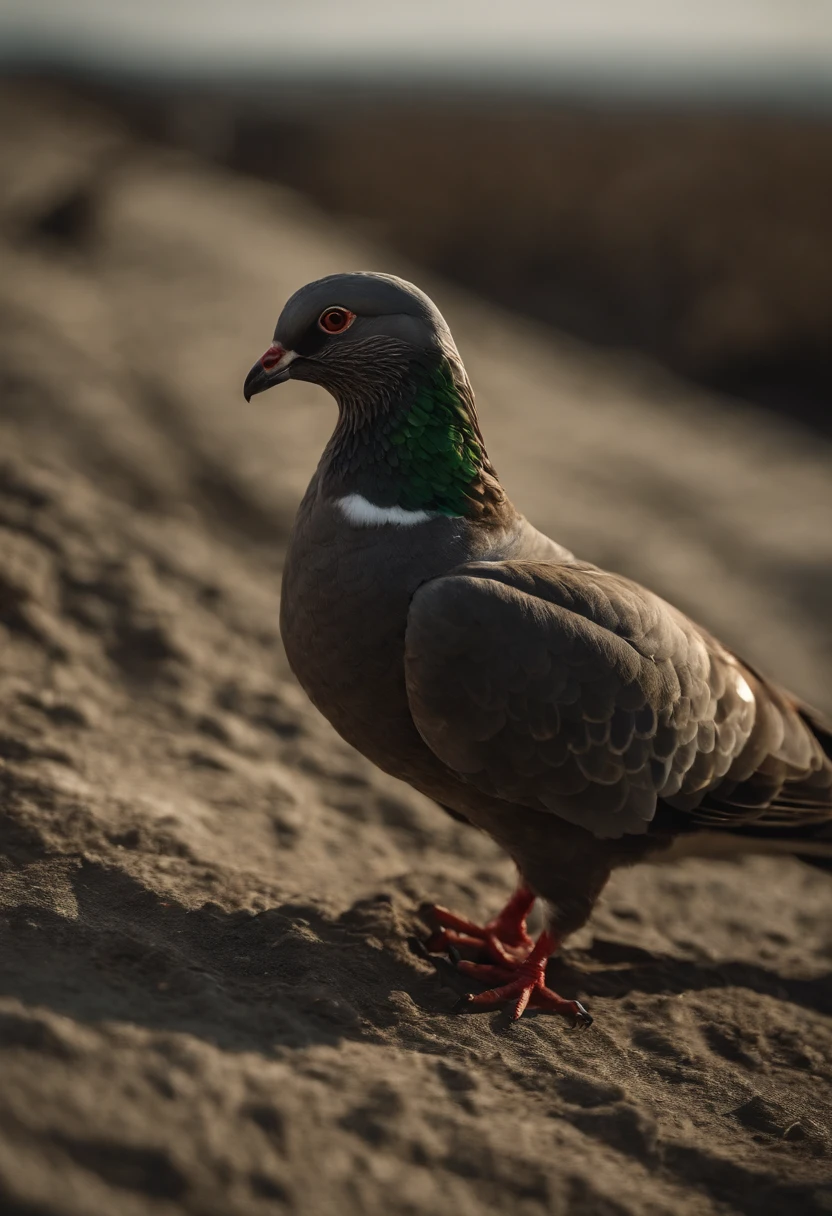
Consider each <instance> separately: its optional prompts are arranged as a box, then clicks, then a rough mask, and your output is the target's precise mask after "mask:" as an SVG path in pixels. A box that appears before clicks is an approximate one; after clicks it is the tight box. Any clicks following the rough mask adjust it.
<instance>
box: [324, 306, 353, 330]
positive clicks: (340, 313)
mask: <svg viewBox="0 0 832 1216" xmlns="http://www.w3.org/2000/svg"><path fill="white" fill-rule="evenodd" d="M354 320H355V313H354V312H350V310H349V309H348V308H342V307H341V305H340V304H332V305H330V307H329V308H325V309H324V310H323V312H322V313H321V315H320V316H319V317H318V329H322V330H323V331H324V333H325V334H342V333H343V332H344V330H345V329H349V327H350V326H351V325H352V323H353V321H354Z"/></svg>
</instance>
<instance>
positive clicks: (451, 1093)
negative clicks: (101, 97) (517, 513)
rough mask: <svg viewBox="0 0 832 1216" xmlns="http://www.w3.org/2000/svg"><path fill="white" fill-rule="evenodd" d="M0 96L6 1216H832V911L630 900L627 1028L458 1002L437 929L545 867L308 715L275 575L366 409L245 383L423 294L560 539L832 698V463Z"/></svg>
mask: <svg viewBox="0 0 832 1216" xmlns="http://www.w3.org/2000/svg"><path fill="white" fill-rule="evenodd" d="M0 101H2V113H3V119H2V123H3V129H2V131H0V183H2V185H1V186H0V258H2V266H1V267H0V348H1V349H0V375H2V403H1V404H0V656H1V658H0V1077H2V1082H0V1206H2V1210H3V1212H4V1213H5V1214H7V1216H24V1214H25V1216H46V1214H49V1216H114V1214H115V1213H118V1216H145V1214H147V1216H150V1214H152V1216H184V1214H185V1213H188V1214H194V1216H197V1214H198V1216H259V1214H261V1213H262V1214H265V1213H275V1212H291V1213H298V1214H303V1216H306V1214H309V1216H313V1214H314V1216H319V1214H320V1216H328V1214H329V1213H333V1214H335V1213H337V1214H338V1216H352V1214H356V1216H358V1214H375V1213H384V1214H385V1216H399V1214H401V1216H405V1214H407V1216H422V1214H424V1216H443V1214H445V1213H447V1214H448V1216H451V1214H453V1216H475V1214H479V1213H501V1214H502V1213H507V1212H511V1213H512V1214H516V1216H538V1214H543V1213H555V1214H560V1213H581V1214H583V1213H588V1214H593V1216H594V1214H598V1216H624V1214H625V1213H626V1214H632V1216H644V1214H650V1216H658V1214H659V1213H668V1214H670V1213H673V1214H674V1216H680V1214H681V1216H705V1214H711V1213H720V1214H722V1213H726V1214H727V1213H742V1214H744V1216H751V1214H755V1216H756V1214H757V1213H760V1214H766V1216H780V1214H781V1213H785V1212H788V1211H792V1210H795V1211H800V1212H801V1213H803V1214H804V1216H811V1214H815V1213H818V1214H819V1213H830V1212H832V1185H830V1180H832V1161H831V1160H830V1135H832V1103H831V1102H830V1078H832V1018H830V1015H832V975H830V963H831V962H832V915H830V913H832V879H830V877H829V876H828V875H826V874H823V873H821V872H819V871H816V870H812V869H810V868H808V867H804V866H802V865H801V864H800V863H799V862H797V861H793V860H782V861H779V860H774V859H770V858H749V859H746V860H744V861H742V862H739V863H736V862H731V863H729V862H725V861H716V860H714V861H701V860H700V861H688V862H685V863H682V864H678V865H676V866H668V867H665V868H659V867H656V868H653V867H645V868H642V869H638V870H633V871H630V872H627V873H622V874H619V875H618V876H617V877H616V878H615V879H614V881H613V882H612V884H611V885H610V888H609V890H608V893H607V895H606V897H605V899H604V901H603V903H602V905H601V906H600V907H599V909H598V911H597V913H596V915H595V916H594V918H593V920H592V922H591V924H590V926H589V927H588V929H587V930H585V931H583V932H582V933H581V935H580V936H579V937H577V938H576V939H574V941H573V942H572V943H571V945H570V947H569V948H568V949H567V950H566V951H565V952H564V955H563V958H562V959H561V960H559V961H557V962H556V963H555V964H553V969H552V981H553V982H555V983H556V987H557V988H558V989H559V990H560V991H562V992H563V993H564V994H565V995H575V996H578V997H580V999H581V1000H583V1001H584V1002H585V1003H586V1004H587V1005H588V1006H589V1008H590V1009H591V1011H592V1013H593V1015H594V1017H595V1024H594V1026H593V1027H592V1029H591V1031H589V1032H588V1033H586V1034H583V1035H577V1034H570V1033H569V1032H568V1030H567V1029H566V1028H565V1026H564V1025H563V1024H562V1023H561V1022H560V1021H558V1020H554V1019H551V1018H547V1017H545V1016H527V1017H524V1018H523V1020H522V1021H521V1022H520V1023H518V1024H516V1025H514V1026H511V1027H507V1026H506V1025H505V1023H504V1021H503V1018H502V1016H501V1015H500V1014H485V1015H478V1016H460V1015H455V1014H454V1013H452V1012H451V1010H452V1006H453V1004H454V1002H455V1000H456V993H455V992H454V991H453V990H452V989H451V988H450V987H449V986H447V985H446V984H444V983H443V980H442V977H440V976H438V975H437V974H435V973H434V971H433V970H432V968H431V967H430V966H429V965H428V964H426V963H425V962H423V961H421V960H420V959H419V958H417V957H416V956H415V955H414V954H413V953H412V951H411V949H410V947H409V945H408V938H409V936H410V935H411V934H413V933H415V932H419V931H420V924H421V922H420V918H419V908H420V905H421V904H422V902H423V901H425V900H440V901H441V902H443V903H447V904H450V905H452V906H454V907H456V908H458V909H459V910H461V911H463V912H466V913H470V914H475V915H476V916H477V917H486V916H488V915H489V914H491V913H493V912H494V911H495V910H496V909H497V908H498V907H499V906H500V904H501V902H502V900H503V899H504V897H505V895H506V893H507V891H508V890H509V889H510V886H511V883H512V873H511V867H510V865H509V864H508V863H507V861H506V860H505V859H504V858H503V857H501V856H500V855H499V854H498V852H497V851H496V849H495V848H494V847H493V846H492V845H491V844H490V843H489V841H487V840H486V839H484V838H482V837H480V836H479V835H477V834H476V833H475V832H474V831H472V830H471V829H468V828H466V827H464V826H461V825H458V824H456V823H454V822H452V821H451V820H450V819H449V818H447V817H446V816H445V815H444V814H443V813H442V812H441V811H439V810H438V809H437V808H436V807H434V806H433V805H432V804H430V803H429V802H428V801H426V800H425V799H424V798H422V797H420V796H418V795H417V794H415V793H413V792H412V791H410V790H409V789H407V788H406V787H404V786H402V785H400V784H399V783H397V782H396V781H394V780H392V779H390V778H388V777H386V776H384V775H382V774H380V773H379V772H377V771H375V770H374V769H373V768H372V766H371V765H370V764H369V763H367V762H366V761H364V760H363V759H362V758H361V757H359V756H357V755H356V754H355V753H354V752H352V751H351V750H350V749H349V748H348V747H347V746H346V744H344V743H342V742H341V741H340V740H339V739H338V738H337V737H336V736H335V735H334V734H333V732H332V731H331V729H330V728H329V727H328V726H327V724H326V723H325V722H324V721H323V720H322V719H321V718H320V717H319V716H318V715H317V714H316V712H315V711H314V710H313V709H312V708H311V706H310V705H309V704H308V703H307V702H306V700H305V698H304V696H303V694H302V693H301V691H300V689H299V688H298V687H297V686H296V684H295V683H294V681H293V678H292V676H291V674H290V673H289V671H288V668H287V665H286V661H285V658H284V656H283V653H282V651H281V646H280V639H279V635H278V630H277V609H278V600H279V578H280V567H281V561H282V556H283V552H284V549H285V544H286V539H287V536H288V533H289V529H290V527H291V520H292V515H293V511H294V508H295V505H296V503H297V501H298V499H299V496H300V494H301V492H302V490H303V487H304V485H305V483H306V480H307V479H308V477H309V475H310V474H311V471H312V469H313V467H314V464H315V461H316V459H317V456H318V454H319V452H320V450H321V448H322V446H323V443H324V441H325V439H326V436H327V434H328V431H329V429H330V428H331V426H332V422H333V410H332V406H331V403H329V401H328V399H326V398H325V397H324V396H323V395H322V394H321V393H320V392H319V391H317V390H315V389H313V388H311V387H310V386H303V385H291V386H289V387H284V388H283V389H281V390H279V391H278V392H276V393H274V394H270V395H268V396H266V397H259V398H256V399H255V401H253V402H252V403H251V405H246V404H245V403H244V401H243V400H242V395H241V386H242V381H243V378H244V375H245V373H246V371H247V370H248V368H249V366H250V365H251V363H252V362H253V361H254V359H255V358H256V357H257V356H258V355H259V354H260V353H261V350H262V348H263V347H264V346H265V344H266V343H267V342H268V340H269V339H270V335H271V332H272V328H273V325H274V321H275V319H276V316H277V314H278V312H279V310H280V307H281V305H282V303H283V301H284V299H285V298H286V296H287V295H288V294H289V293H290V292H291V291H292V290H294V289H295V288H296V287H297V286H299V285H300V284H302V283H303V282H305V281H307V280H309V279H312V278H314V277H317V276H318V275H320V274H323V273H329V272H332V271H335V270H342V269H354V268H370V269H387V270H394V271H397V272H399V273H405V274H409V275H412V276H415V277H418V278H419V281H420V282H421V283H422V284H423V285H424V286H425V287H426V288H427V289H428V290H429V291H430V292H431V294H432V295H434V297H435V298H436V299H437V301H438V302H439V303H440V306H441V307H442V308H443V311H445V313H446V315H447V317H448V319H449V321H450V323H451V325H452V327H453V329H454V332H455V335H456V337H457V340H458V343H459V346H460V348H461V350H462V352H463V355H464V357H465V358H466V361H467V364H468V367H469V371H470V372H471V375H472V377H473V380H474V383H475V386H477V388H478V391H479V402H480V408H481V413H482V417H483V424H484V428H485V432H486V435H487V437H488V440H489V450H490V452H491V454H492V456H493V458H494V460H495V463H496V464H497V467H498V468H499V469H500V472H501V474H502V476H503V480H504V482H505V483H506V485H507V486H508V488H509V490H510V492H512V494H513V497H514V498H515V500H516V501H517V502H518V503H519V504H520V505H521V507H522V508H523V509H524V510H525V511H526V513H527V514H528V515H530V516H531V517H532V519H534V521H535V522H536V523H538V524H539V525H541V526H543V527H545V528H546V529H547V530H550V531H551V532H552V533H553V534H554V535H556V536H557V538H558V539H559V540H562V541H563V542H564V543H565V544H567V545H568V546H569V547H571V548H573V549H575V550H577V551H579V552H580V553H581V554H582V555H584V556H587V557H589V558H592V559H594V560H596V561H600V562H603V563H605V564H607V565H610V566H613V567H614V568H617V569H620V570H623V571H625V572H627V573H628V574H631V575H633V576H635V577H637V578H640V579H641V580H643V581H645V582H647V583H649V584H650V585H651V586H653V587H654V588H655V589H656V590H658V591H660V592H662V593H663V594H665V595H667V596H669V597H672V598H673V599H674V600H675V601H676V602H678V603H679V604H680V606H682V607H684V608H685V609H686V610H688V611H689V612H691V613H693V614H694V615H695V616H697V617H698V618H699V619H701V620H703V621H704V622H705V623H707V624H708V625H709V626H710V627H711V628H713V629H714V630H715V631H717V632H718V633H720V634H721V635H722V636H723V637H724V639H725V640H726V641H727V642H729V643H732V644H734V645H736V646H738V647H740V648H741V649H742V651H743V653H744V654H745V655H746V656H747V657H748V658H749V659H750V660H751V661H753V662H756V663H757V664H758V665H760V666H762V667H763V668H765V669H766V670H767V671H769V672H770V673H771V674H772V675H774V676H777V677H779V678H781V679H784V680H787V681H788V682H789V684H790V685H791V686H792V688H793V689H794V690H795V691H797V692H799V693H801V694H802V695H804V696H805V697H807V698H809V699H811V700H814V701H815V702H816V703H818V704H820V705H821V707H823V708H826V709H827V710H829V708H830V701H832V692H830V685H829V667H830V662H829V660H830V638H829V620H830V608H832V575H830V570H831V569H832V529H830V527H829V520H830V518H832V476H830V473H832V450H830V448H829V447H824V446H823V444H822V442H821V441H819V440H817V439H816V438H814V439H809V438H808V437H806V436H804V435H803V434H801V433H800V432H797V431H792V430H789V429H787V428H786V427H785V425H783V424H780V423H778V422H777V421H776V420H775V419H774V418H773V417H772V416H770V415H762V414H757V413H755V412H753V411H752V410H751V409H750V408H740V407H739V406H736V405H732V404H730V403H728V402H720V401H717V400H715V399H712V398H708V397H707V396H706V395H704V394H701V393H694V392H693V391H692V390H690V389H687V388H685V387H684V386H682V385H680V384H679V383H677V382H675V381H673V380H672V379H670V378H669V377H668V376H666V375H663V374H660V373H658V372H657V371H654V370H651V369H650V368H649V367H647V366H641V365H639V364H638V363H636V362H624V361H616V360H615V359H613V358H609V357H603V358H602V357H601V356H598V355H595V354H593V353H592V352H590V351H588V350H585V349H583V348H581V347H580V346H578V345H577V344H575V345H573V344H570V343H566V342H564V341H562V340H558V339H556V338H554V337H553V336H552V335H551V334H549V333H548V332H546V331H544V330H542V329H539V330H536V329H535V328H534V327H532V326H530V325H528V324H524V323H521V322H520V321H518V320H516V319H515V318H513V317H512V316H510V315H508V314H503V313H500V312H499V311H498V310H496V309H494V308H490V307H486V306H484V305H483V304H481V303H479V302H477V301H476V300H474V299H471V298H468V297H466V296H464V295H463V294H462V293H460V292H459V291H456V290H454V291H452V290H450V289H448V288H447V287H446V286H444V285H443V284H442V283H441V282H437V281H435V280H431V279H430V278H429V277H426V276H424V275H420V274H419V272H418V271H416V270H414V269H413V268H412V267H407V266H404V265H402V264H401V262H400V261H398V260H397V259H395V258H393V257H391V256H389V255H388V254H386V253H385V251H384V250H383V249H381V248H375V247H372V246H371V245H369V244H366V243H362V242H361V241H359V240H358V239H357V238H355V237H354V236H351V235H350V234H349V233H344V232H342V231H338V230H337V229H336V228H335V227H334V226H333V225H332V223H331V221H328V220H324V219H323V218H322V217H320V216H319V215H318V214H316V212H315V211H314V209H313V208H312V207H311V206H310V205H309V204H307V203H305V202H304V201H303V200H301V199H300V198H297V197H294V196H291V195H288V194H284V193H281V192H279V191H277V190H274V189H271V188H267V187H265V186H260V185H257V184H254V183H251V182H247V181H243V180H242V179H240V180H238V179H236V178H234V177H233V176H231V175H229V174H223V173H221V172H219V171H213V170H210V169H207V168H205V167H204V166H200V165H198V164H197V163H195V162H192V161H190V160H188V159H187V158H185V157H182V156H177V155H174V154H172V153H165V152H161V151H158V150H154V149H152V148H149V147H142V146H139V145H138V144H135V143H133V142H131V140H130V139H129V138H127V137H125V136H124V135H123V134H122V133H121V132H119V130H118V129H117V128H116V127H114V126H113V125H112V124H111V123H110V120H109V119H108V118H107V116H106V115H99V114H97V113H95V112H94V111H86V110H83V109H80V108H76V107H75V106H73V105H72V104H70V103H69V102H68V101H67V100H66V99H63V98H61V97H59V96H54V95H52V96H50V95H49V94H48V93H39V94H33V93H28V94H27V93H26V92H25V91H23V90H21V89H20V88H15V89H12V88H11V87H10V86H7V87H6V90H5V93H4V95H3V97H2V98H0ZM422 928H423V926H422Z"/></svg>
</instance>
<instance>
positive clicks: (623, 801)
mask: <svg viewBox="0 0 832 1216" xmlns="http://www.w3.org/2000/svg"><path fill="white" fill-rule="evenodd" d="M405 675H406V681H407V690H408V697H409V700H410V706H411V711H412V713H413V718H414V721H415V723H416V726H417V728H418V730H419V732H420V733H421V735H422V737H423V738H424V739H425V741H426V743H427V744H428V746H429V747H430V748H431V749H432V750H433V751H434V752H435V753H436V755H437V756H438V757H439V758H440V759H441V760H442V761H443V762H444V763H445V764H447V765H448V766H449V767H450V768H452V769H453V770H455V771H456V772H457V773H458V774H459V775H460V776H462V777H463V778H464V779H465V780H466V781H468V782H470V783H471V784H473V785H474V786H476V787H477V788H478V789H480V790H482V791H483V792H484V793H487V794H489V795H493V796H496V797H498V798H502V799H504V800H506V801H507V802H512V803H519V804H521V805H524V806H529V807H534V808H536V809H539V810H541V811H551V812H554V813H556V814H558V815H560V816H561V817H562V818H564V819H567V820H569V821H570V822H572V823H576V824H580V825H582V826H584V827H586V828H588V829H589V830H591V831H592V832H594V833H595V834H596V835H597V836H599V837H612V836H620V835H623V834H625V833H633V832H644V831H646V830H647V828H648V825H649V824H650V822H651V820H652V819H653V818H654V816H655V814H656V808H657V806H658V805H659V804H662V805H663V806H669V807H672V808H674V809H675V810H676V811H677V812H682V813H685V814H689V815H692V816H694V817H697V818H698V819H701V820H702V822H703V823H704V822H707V823H708V824H710V825H712V826H725V827H730V828H732V829H733V830H736V829H737V827H739V826H742V825H743V824H745V823H747V822H749V821H752V820H753V821H754V822H758V821H762V820H764V819H765V817H766V816H769V817H772V816H773V817H774V819H775V820H776V821H777V822H780V821H782V820H784V819H786V820H787V821H789V822H794V823H805V822H808V821H815V820H819V819H823V818H830V817H832V806H831V805H830V785H832V766H831V765H830V762H829V759H828V757H826V756H825V755H824V752H823V750H822V748H821V746H820V744H819V742H818V740H817V738H816V736H815V734H814V733H813V730H812V729H811V727H810V725H809V724H808V723H807V720H806V718H805V716H802V715H801V711H800V708H799V707H798V706H796V705H795V704H794V703H793V702H791V701H790V700H789V699H788V698H787V697H786V695H785V694H782V693H781V692H780V691H779V690H777V689H776V688H773V687H772V686H770V685H768V684H766V683H765V682H764V681H763V680H761V679H760V678H759V677H758V676H756V675H755V673H754V672H752V671H751V670H750V669H748V668H747V667H745V666H743V665H742V664H741V663H740V662H739V661H738V660H737V659H736V658H735V657H734V656H733V655H732V654H731V653H730V652H729V651H727V650H726V649H725V648H724V647H722V646H721V645H720V644H719V643H718V642H717V641H716V640H715V639H713V638H712V637H710V636H709V635H708V634H707V633H705V632H704V631H703V630H701V629H699V628H698V627H697V626H696V625H695V624H694V623H693V622H692V621H690V620H688V619H687V618H686V617H685V616H684V615H683V614H682V613H679V612H677V611H676V610H675V609H673V608H672V607H671V606H670V605H668V604H666V603H665V602H664V601H662V600H660V599H659V598H658V597H657V596H654V595H652V594H651V593H650V592H648V591H646V590H644V589H643V588H641V587H639V586H638V585H637V584H635V583H631V582H629V581H628V580H627V579H623V578H621V577H619V576H617V575H613V574H609V573H607V572H605V571H602V570H598V569H596V568H595V567H592V566H587V565H580V564H575V565H563V566H561V565H558V564H555V563H551V562H534V561H512V562H494V563H492V562H477V563H469V564H467V565H465V566H460V567H459V568H458V569H457V570H455V571H453V572H452V573H451V574H449V575H446V576H444V577H442V578H439V579H435V580H433V581H431V582H428V583H426V584H424V586H422V587H421V588H420V589H419V590H418V591H417V593H416V595H415V596H414V598H413V601H412V605H411V610H410V614H409V617H408V627H407V636H406V646H405Z"/></svg>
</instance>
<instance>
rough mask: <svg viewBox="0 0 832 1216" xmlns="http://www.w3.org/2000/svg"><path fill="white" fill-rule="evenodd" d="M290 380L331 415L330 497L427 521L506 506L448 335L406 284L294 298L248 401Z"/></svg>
mask: <svg viewBox="0 0 832 1216" xmlns="http://www.w3.org/2000/svg"><path fill="white" fill-rule="evenodd" d="M286 380H307V381H310V382H312V383H313V384H319V385H321V387H322V388H325V389H327V390H328V391H329V392H330V393H331V394H332V396H333V397H334V398H335V400H336V401H337V403H338V423H337V426H336V428H335V432H334V434H333V436H332V439H331V440H330V442H329V444H328V446H327V449H326V451H325V453H324V458H323V461H322V464H321V468H322V484H323V490H324V493H325V495H326V496H328V497H331V498H335V499H339V498H340V499H344V498H349V499H350V500H351V501H354V500H355V499H356V498H360V499H361V501H362V502H363V503H364V504H365V505H366V506H368V507H370V508H373V509H374V510H376V509H379V510H387V509H393V510H394V512H399V514H401V512H405V513H407V512H409V513H411V515H412V516H414V517H416V516H419V517H422V516H423V517H424V518H428V517H430V516H432V515H448V516H463V515H465V516H471V517H476V518H486V517H487V516H488V515H489V513H493V512H492V508H493V510H494V511H496V504H497V503H498V502H500V501H502V500H503V499H504V495H503V492H502V490H501V488H500V486H499V482H498V481H497V478H496V475H495V474H494V471H493V469H492V468H491V466H490V464H489V462H488V457H487V456H486V452H485V445H484V443H483V439H482V434H481V433H480V429H479V424H478V422H477V415H476V410H475V408H474V395H473V392H472V390H471V386H470V383H469V381H468V377H467V376H466V374H465V369H464V367H463V366H462V361H461V359H460V357H459V353H458V351H457V349H456V346H455V345H454V340H453V338H452V337H451V332H450V330H449V329H448V326H447V325H446V324H445V321H444V319H443V317H442V315H441V313H440V312H439V310H438V309H437V308H436V306H435V305H434V304H433V302H432V301H431V300H430V299H429V298H428V297H427V296H426V295H425V293H424V292H422V291H420V290H419V288H418V287H414V286H413V284H412V283H406V282H405V281H404V280H403V279H398V278H396V277H395V276H394V275H388V274H370V273H355V274H334V275H329V276H328V277H327V278H325V279H318V280H317V281H316V282H314V283H308V284H307V285H306V286H305V287H302V288H301V289H300V290H299V291H296V292H295V294H294V295H293V296H292V297H291V299H290V300H289V301H288V302H287V304H286V306H285V307H284V309H283V312H282V313H281V314H280V319H279V320H278V322H277V326H276V328H275V331H274V341H273V342H272V344H271V346H270V347H269V349H268V350H267V351H266V353H265V354H264V355H262V356H261V358H260V359H259V360H258V361H257V363H255V365H254V367H253V368H252V369H251V371H250V372H249V374H248V376H247V378H246V382H245V386H244V389H243V392H244V394H245V397H246V400H247V401H248V400H250V399H251V398H252V397H253V396H254V394H255V393H262V392H264V391H265V390H266V389H268V388H271V387H273V386H274V385H276V384H283V383H284V382H285V381H286Z"/></svg>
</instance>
